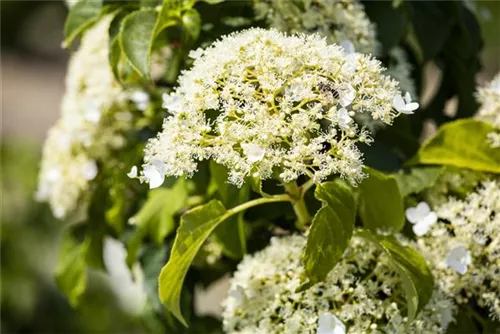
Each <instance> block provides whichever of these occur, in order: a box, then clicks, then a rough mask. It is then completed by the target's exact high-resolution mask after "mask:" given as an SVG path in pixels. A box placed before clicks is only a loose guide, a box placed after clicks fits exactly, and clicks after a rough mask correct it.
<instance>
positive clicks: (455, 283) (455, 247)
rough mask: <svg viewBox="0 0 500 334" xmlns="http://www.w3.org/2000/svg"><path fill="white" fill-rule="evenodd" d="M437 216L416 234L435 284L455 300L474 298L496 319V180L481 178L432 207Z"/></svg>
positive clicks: (499, 209) (499, 303) (499, 299)
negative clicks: (460, 193) (470, 187)
mask: <svg viewBox="0 0 500 334" xmlns="http://www.w3.org/2000/svg"><path fill="white" fill-rule="evenodd" d="M434 212H435V215H436V216H437V218H438V219H437V220H433V222H432V223H431V224H430V226H429V227H428V229H427V231H425V233H422V235H421V236H420V237H418V238H417V244H418V249H419V250H420V251H421V252H422V253H423V254H424V256H425V257H426V258H427V259H428V260H429V264H430V265H431V268H432V271H433V274H434V275H435V278H436V282H438V283H439V284H440V286H441V288H442V290H443V291H444V292H445V293H446V294H447V295H448V296H449V297H450V298H454V299H455V300H456V301H457V302H458V303H467V302H468V300H469V299H471V298H472V299H474V300H475V301H476V302H477V304H478V305H479V306H480V307H483V308H486V309H489V310H490V311H491V314H492V315H493V316H494V317H496V318H497V319H500V184H499V182H498V181H496V180H490V181H483V182H481V183H480V185H479V187H478V189H477V190H476V191H473V192H471V193H470V194H469V195H467V196H466V198H464V199H457V198H455V197H452V196H450V197H449V198H448V201H447V202H445V203H441V204H439V205H437V206H436V207H435V208H434Z"/></svg>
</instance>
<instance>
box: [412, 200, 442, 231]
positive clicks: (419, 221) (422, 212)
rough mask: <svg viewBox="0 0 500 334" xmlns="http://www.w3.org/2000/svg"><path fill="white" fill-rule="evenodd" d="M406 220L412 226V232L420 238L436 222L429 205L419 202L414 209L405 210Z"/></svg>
mask: <svg viewBox="0 0 500 334" xmlns="http://www.w3.org/2000/svg"><path fill="white" fill-rule="evenodd" d="M406 219H408V221H409V222H410V223H412V224H413V232H414V233H415V234H416V235H417V236H422V235H424V234H426V233H427V232H428V231H429V230H430V228H431V227H432V225H434V224H435V223H436V222H437V215H436V213H435V212H433V211H431V208H430V207H429V204H427V203H425V202H420V203H418V205H417V206H416V207H412V208H408V209H406Z"/></svg>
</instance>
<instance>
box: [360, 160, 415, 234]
mask: <svg viewBox="0 0 500 334" xmlns="http://www.w3.org/2000/svg"><path fill="white" fill-rule="evenodd" d="M366 171H367V172H368V177H367V178H366V179H364V180H363V182H361V185H360V186H359V201H360V202H359V215H360V217H361V220H362V221H363V226H364V227H366V228H368V229H370V230H372V231H374V232H377V231H378V230H383V231H392V232H396V231H400V230H401V229H402V228H403V226H404V224H405V216H404V203H403V197H402V196H401V193H400V191H399V187H398V183H397V181H396V178H395V177H394V176H392V175H388V174H384V173H381V172H379V171H377V170H375V169H372V168H367V169H366Z"/></svg>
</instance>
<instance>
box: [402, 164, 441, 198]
mask: <svg viewBox="0 0 500 334" xmlns="http://www.w3.org/2000/svg"><path fill="white" fill-rule="evenodd" d="M442 170H443V168H441V167H431V166H430V167H415V168H412V169H411V170H409V171H405V170H401V171H399V172H398V173H396V174H394V177H395V178H396V181H397V182H398V187H399V192H400V193H401V196H403V197H406V196H408V195H410V194H418V193H420V192H421V191H422V190H425V189H428V188H431V187H432V186H433V185H434V184H435V183H436V181H437V179H438V178H439V176H440V175H441V173H442Z"/></svg>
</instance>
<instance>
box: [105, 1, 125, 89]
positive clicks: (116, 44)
mask: <svg viewBox="0 0 500 334" xmlns="http://www.w3.org/2000/svg"><path fill="white" fill-rule="evenodd" d="M128 14H129V11H128V10H126V9H122V10H119V11H118V13H117V14H116V15H115V17H113V20H112V21H111V23H110V24H109V29H108V32H109V54H108V59H109V65H110V66H111V70H112V71H113V74H114V75H115V78H116V79H117V80H119V81H120V75H119V70H118V66H119V64H120V60H121V58H122V57H121V56H122V49H121V46H120V36H119V34H120V29H121V25H122V22H123V19H124V18H125V17H126V16H127V15H128Z"/></svg>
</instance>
